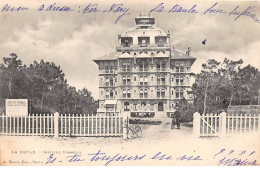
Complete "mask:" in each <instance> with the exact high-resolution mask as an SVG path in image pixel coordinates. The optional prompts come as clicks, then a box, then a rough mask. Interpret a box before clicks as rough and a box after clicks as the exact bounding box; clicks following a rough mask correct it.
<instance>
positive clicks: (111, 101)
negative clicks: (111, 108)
mask: <svg viewBox="0 0 260 169" xmlns="http://www.w3.org/2000/svg"><path fill="white" fill-rule="evenodd" d="M116 102H117V100H105V103H104V104H105V105H107V104H112V105H115V104H116Z"/></svg>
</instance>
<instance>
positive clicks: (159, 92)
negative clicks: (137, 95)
mask: <svg viewBox="0 0 260 169" xmlns="http://www.w3.org/2000/svg"><path fill="white" fill-rule="evenodd" d="M156 93H157V98H160V97H161V91H160V89H157V92H156Z"/></svg>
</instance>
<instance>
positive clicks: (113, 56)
mask: <svg viewBox="0 0 260 169" xmlns="http://www.w3.org/2000/svg"><path fill="white" fill-rule="evenodd" d="M134 57H136V58H150V57H154V58H156V57H168V56H167V55H166V54H163V53H161V52H160V53H158V54H157V55H155V56H150V55H148V54H145V53H142V54H140V55H137V56H132V55H130V54H128V53H124V54H121V53H120V52H112V53H110V54H108V55H104V56H101V57H99V58H97V59H94V60H93V61H94V62H96V63H97V62H98V61H112V60H117V59H119V58H134ZM171 60H191V61H192V63H193V62H194V61H195V60H196V58H195V57H193V56H189V55H187V54H185V53H182V52H180V51H177V50H175V49H172V50H171Z"/></svg>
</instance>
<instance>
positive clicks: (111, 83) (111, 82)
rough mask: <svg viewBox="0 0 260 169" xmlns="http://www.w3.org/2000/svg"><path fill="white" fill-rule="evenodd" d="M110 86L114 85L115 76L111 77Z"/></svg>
mask: <svg viewBox="0 0 260 169" xmlns="http://www.w3.org/2000/svg"><path fill="white" fill-rule="evenodd" d="M110 86H114V80H113V77H110Z"/></svg>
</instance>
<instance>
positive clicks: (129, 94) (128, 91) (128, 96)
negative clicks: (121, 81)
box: [127, 89, 131, 98]
mask: <svg viewBox="0 0 260 169" xmlns="http://www.w3.org/2000/svg"><path fill="white" fill-rule="evenodd" d="M127 98H131V91H130V89H128V90H127Z"/></svg>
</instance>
